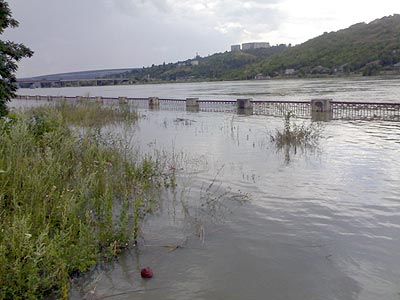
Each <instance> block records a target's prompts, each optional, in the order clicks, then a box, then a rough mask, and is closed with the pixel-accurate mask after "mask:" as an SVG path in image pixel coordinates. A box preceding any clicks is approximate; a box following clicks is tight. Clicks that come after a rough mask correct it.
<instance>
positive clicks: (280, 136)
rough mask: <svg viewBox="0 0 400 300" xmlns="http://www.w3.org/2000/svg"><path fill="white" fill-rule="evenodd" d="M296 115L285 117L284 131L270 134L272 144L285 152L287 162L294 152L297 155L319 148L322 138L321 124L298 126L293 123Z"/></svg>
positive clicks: (286, 115) (287, 114)
mask: <svg viewBox="0 0 400 300" xmlns="http://www.w3.org/2000/svg"><path fill="white" fill-rule="evenodd" d="M292 117H294V114H293V113H292V112H288V113H286V114H285V115H284V126H283V130H278V129H276V131H275V133H274V134H270V139H271V142H273V143H274V144H275V145H276V147H277V148H278V149H279V150H285V160H286V161H287V162H288V161H290V152H291V150H293V152H294V153H297V150H298V149H300V150H302V151H305V150H307V149H310V150H313V149H315V148H316V147H317V146H318V143H319V140H320V138H321V132H322V127H321V124H320V123H316V122H313V123H310V124H309V125H306V124H305V123H302V124H301V125H298V124H296V123H294V122H292Z"/></svg>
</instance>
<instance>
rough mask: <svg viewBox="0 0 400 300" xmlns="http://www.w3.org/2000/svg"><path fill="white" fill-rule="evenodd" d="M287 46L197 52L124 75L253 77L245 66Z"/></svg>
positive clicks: (151, 77)
mask: <svg viewBox="0 0 400 300" xmlns="http://www.w3.org/2000/svg"><path fill="white" fill-rule="evenodd" d="M286 49H287V46H286V45H277V46H273V47H270V48H264V49H253V50H248V51H238V52H225V53H217V54H213V55H210V56H208V57H199V56H197V57H196V58H194V59H188V60H186V61H182V62H177V63H169V64H162V65H158V66H155V65H153V66H152V67H149V68H143V69H136V70H132V71H130V72H127V73H125V76H127V77H130V78H134V79H135V80H137V81H154V80H156V81H157V80H162V81H175V80H213V79H215V80H220V79H250V78H253V76H252V75H248V77H246V73H245V72H244V71H243V70H242V68H244V67H245V66H248V65H251V64H255V63H259V62H261V61H263V60H264V59H265V58H267V57H270V56H272V55H275V54H278V53H281V52H283V51H285V50H286Z"/></svg>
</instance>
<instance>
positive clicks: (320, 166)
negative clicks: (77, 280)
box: [73, 83, 400, 300]
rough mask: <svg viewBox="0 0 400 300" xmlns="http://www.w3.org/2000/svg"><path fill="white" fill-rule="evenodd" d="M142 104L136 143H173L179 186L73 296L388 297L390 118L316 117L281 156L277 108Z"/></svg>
mask: <svg viewBox="0 0 400 300" xmlns="http://www.w3.org/2000/svg"><path fill="white" fill-rule="evenodd" d="M309 84H310V85H312V83H309ZM141 114H142V116H143V118H141V120H140V122H139V124H138V126H137V127H136V128H135V139H136V140H137V141H139V142H138V144H140V148H141V149H140V150H141V151H143V152H148V151H150V152H152V151H155V150H164V151H167V152H169V153H174V155H175V156H174V157H175V158H176V160H175V163H176V165H175V166H174V167H176V168H178V169H179V173H180V176H179V178H178V180H179V187H178V188H177V189H176V190H174V191H171V192H169V193H166V194H165V195H164V201H163V204H162V207H161V209H160V211H159V213H158V214H157V215H155V216H151V217H149V218H148V219H147V220H146V223H145V224H144V226H143V228H142V232H143V237H144V238H143V240H142V241H141V242H140V243H139V246H138V248H137V249H132V250H131V251H130V252H128V253H126V254H125V255H123V256H122V257H121V258H120V259H119V260H118V261H117V262H115V263H114V264H112V265H109V266H106V269H105V270H103V269H101V270H98V272H95V275H93V277H94V278H95V279H93V277H92V280H88V281H86V282H84V283H81V284H83V289H82V291H81V294H80V293H79V292H77V291H76V292H75V296H74V297H75V298H76V299H78V298H80V297H82V295H84V296H85V297H86V298H88V299H238V300H239V299H266V298H268V299H282V300H291V299H293V300H295V299H296V300H297V299H316V300H317V299H318V300H319V299H340V300H343V299H361V300H375V299H387V300H395V299H396V300H398V299H399V293H400V281H399V278H400V269H399V268H398V266H399V263H400V253H399V249H400V240H399V237H398V232H399V229H400V189H399V187H400V156H399V155H398V154H399V153H400V142H399V141H400V128H399V127H400V126H399V124H398V123H390V122H344V121H332V122H329V123H326V124H324V129H323V132H322V135H323V137H322V139H321V140H320V143H319V147H318V149H316V150H315V151H298V152H297V153H291V159H290V163H286V162H285V153H282V152H281V151H277V149H276V147H275V146H274V145H273V144H272V143H271V142H270V133H271V132H273V131H274V130H275V128H282V126H283V124H282V119H281V118H274V117H264V116H246V115H240V116H238V115H232V114H226V113H225V114H224V113H212V114H209V113H202V112H200V113H190V112H167V111H147V110H144V111H141ZM113 130H114V131H116V132H118V131H119V130H120V128H114V129H113ZM247 200H249V201H247ZM213 204H214V205H216V206H215V207H213V206H212V205H213ZM219 205H221V206H219ZM213 209H214V210H213ZM213 213H215V214H214V215H213ZM209 216H211V217H209ZM145 266H151V267H152V268H153V270H154V273H155V277H154V278H153V279H151V280H149V281H145V280H143V279H141V278H140V272H139V270H140V268H141V267H145ZM74 297H73V298H74Z"/></svg>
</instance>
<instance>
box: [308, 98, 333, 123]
mask: <svg viewBox="0 0 400 300" xmlns="http://www.w3.org/2000/svg"><path fill="white" fill-rule="evenodd" d="M331 102H332V99H311V119H312V120H313V121H329V120H331V119H332V116H333V110H332V105H331Z"/></svg>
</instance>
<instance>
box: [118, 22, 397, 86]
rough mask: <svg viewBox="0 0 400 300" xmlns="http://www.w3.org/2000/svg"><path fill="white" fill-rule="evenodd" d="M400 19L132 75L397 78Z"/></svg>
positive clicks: (139, 78)
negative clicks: (351, 75)
mask: <svg viewBox="0 0 400 300" xmlns="http://www.w3.org/2000/svg"><path fill="white" fill-rule="evenodd" d="M399 62H400V15H393V16H389V17H384V18H382V19H378V20H375V21H373V22H371V23H368V24H366V23H359V24H355V25H353V26H351V27H349V28H347V29H343V30H339V31H336V32H330V33H324V34H322V35H321V36H318V37H316V38H314V39H311V40H309V41H307V42H305V43H303V44H300V45H297V46H294V47H290V46H286V45H277V46H273V47H270V48H265V49H253V50H248V51H238V52H225V53H217V54H214V55H211V56H208V57H199V56H198V57H196V58H194V59H189V60H186V61H183V62H178V63H170V64H163V65H159V66H155V65H153V66H152V67H150V68H142V69H136V70H132V71H130V72H127V73H125V76H127V77H130V78H134V79H135V80H136V81H138V82H143V81H195V80H236V79H254V78H255V77H256V76H257V77H258V78H268V77H303V76H331V75H348V74H362V75H377V74H380V73H385V74H400V64H399Z"/></svg>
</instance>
